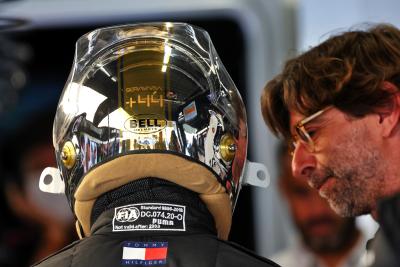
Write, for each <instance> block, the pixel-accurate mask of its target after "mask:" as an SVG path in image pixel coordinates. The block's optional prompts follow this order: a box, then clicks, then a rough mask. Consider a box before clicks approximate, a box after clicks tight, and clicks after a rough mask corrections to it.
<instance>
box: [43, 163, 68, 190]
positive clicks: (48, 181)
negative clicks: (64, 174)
mask: <svg viewBox="0 0 400 267" xmlns="http://www.w3.org/2000/svg"><path fill="white" fill-rule="evenodd" d="M39 188H40V190H42V191H43V192H47V193H52V194H64V192H65V184H64V181H63V180H62V179H61V175H60V171H59V170H58V169H57V168H53V167H47V168H45V169H44V170H43V171H42V174H41V175H40V180H39Z"/></svg>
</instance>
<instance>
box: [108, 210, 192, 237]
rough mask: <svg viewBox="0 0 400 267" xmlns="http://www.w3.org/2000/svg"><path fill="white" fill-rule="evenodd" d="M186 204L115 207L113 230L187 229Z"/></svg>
mask: <svg viewBox="0 0 400 267" xmlns="http://www.w3.org/2000/svg"><path fill="white" fill-rule="evenodd" d="M185 214H186V206H181V205H174V204H165V203H140V204H131V205H126V206H122V207H117V208H115V212H114V218H113V232H120V231H154V230H162V231H186V225H185Z"/></svg>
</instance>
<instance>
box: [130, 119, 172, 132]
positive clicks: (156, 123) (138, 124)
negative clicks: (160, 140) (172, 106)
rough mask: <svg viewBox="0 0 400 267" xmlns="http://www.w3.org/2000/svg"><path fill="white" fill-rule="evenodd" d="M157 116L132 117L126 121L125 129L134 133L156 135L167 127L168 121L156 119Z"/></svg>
mask: <svg viewBox="0 0 400 267" xmlns="http://www.w3.org/2000/svg"><path fill="white" fill-rule="evenodd" d="M154 117H155V116H154V115H153V116H151V115H149V116H147V117H146V118H144V117H142V116H141V117H130V118H129V119H128V120H126V121H125V124H124V125H125V129H127V130H128V131H130V132H132V133H138V134H140V133H143V134H148V133H155V132H159V131H161V130H162V129H164V128H165V127H166V126H167V121H166V120H164V119H160V118H154Z"/></svg>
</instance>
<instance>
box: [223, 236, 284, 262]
mask: <svg viewBox="0 0 400 267" xmlns="http://www.w3.org/2000/svg"><path fill="white" fill-rule="evenodd" d="M218 252H219V253H218V254H219V257H218V260H217V261H219V263H220V264H218V262H217V266H271V267H279V265H278V264H277V263H275V262H273V261H272V260H269V259H267V258H264V257H262V256H259V255H257V254H255V253H254V252H253V251H251V250H249V249H247V248H245V247H242V246H241V245H239V244H236V243H234V242H230V241H222V240H219V250H218Z"/></svg>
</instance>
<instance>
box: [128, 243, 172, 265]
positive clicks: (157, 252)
mask: <svg viewBox="0 0 400 267" xmlns="http://www.w3.org/2000/svg"><path fill="white" fill-rule="evenodd" d="M122 246H123V251H122V265H141V266H152V265H164V264H166V263H167V253H168V242H134V241H125V242H124V243H123V244H122Z"/></svg>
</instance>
